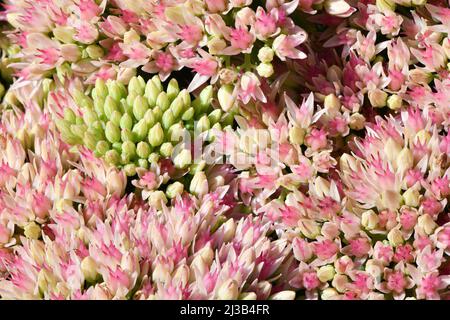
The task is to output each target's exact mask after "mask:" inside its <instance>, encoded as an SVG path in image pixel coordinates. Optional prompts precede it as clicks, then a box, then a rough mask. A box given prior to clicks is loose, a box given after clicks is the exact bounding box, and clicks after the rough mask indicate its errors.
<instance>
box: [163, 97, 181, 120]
mask: <svg viewBox="0 0 450 320" xmlns="http://www.w3.org/2000/svg"><path fill="white" fill-rule="evenodd" d="M183 108H184V105H183V99H182V98H181V97H176V98H175V99H174V100H173V101H172V103H171V104H170V110H172V113H173V116H174V117H175V118H178V116H180V115H181V113H182V112H183ZM166 112H167V111H166Z"/></svg>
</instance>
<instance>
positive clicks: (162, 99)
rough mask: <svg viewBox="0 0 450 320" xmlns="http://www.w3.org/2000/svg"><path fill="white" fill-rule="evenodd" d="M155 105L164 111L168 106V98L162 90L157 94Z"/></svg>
mask: <svg viewBox="0 0 450 320" xmlns="http://www.w3.org/2000/svg"><path fill="white" fill-rule="evenodd" d="M156 105H157V106H158V107H160V108H161V110H162V111H166V110H167V109H168V108H169V106H170V101H169V98H168V97H167V93H165V92H164V91H163V92H161V93H160V94H159V95H158V98H157V99H156Z"/></svg>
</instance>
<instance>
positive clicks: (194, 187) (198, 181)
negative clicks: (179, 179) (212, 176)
mask: <svg viewBox="0 0 450 320" xmlns="http://www.w3.org/2000/svg"><path fill="white" fill-rule="evenodd" d="M208 189H209V188H208V180H207V179H206V174H205V172H203V171H198V172H196V173H195V175H194V177H193V178H192V181H191V184H190V186H189V191H190V192H191V193H192V194H194V195H196V196H198V197H202V196H204V195H205V194H206V193H208Z"/></svg>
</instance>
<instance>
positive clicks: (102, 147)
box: [95, 140, 110, 156]
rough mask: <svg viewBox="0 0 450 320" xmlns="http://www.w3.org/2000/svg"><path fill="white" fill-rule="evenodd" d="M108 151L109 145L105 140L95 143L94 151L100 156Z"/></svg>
mask: <svg viewBox="0 0 450 320" xmlns="http://www.w3.org/2000/svg"><path fill="white" fill-rule="evenodd" d="M109 149H110V145H109V143H108V142H107V141H105V140H101V141H99V142H97V145H96V146H95V151H97V152H98V153H99V154H100V155H102V156H103V155H105V154H106V152H107V151H108V150H109Z"/></svg>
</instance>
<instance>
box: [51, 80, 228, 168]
mask: <svg viewBox="0 0 450 320" xmlns="http://www.w3.org/2000/svg"><path fill="white" fill-rule="evenodd" d="M212 95H213V90H212V87H211V86H208V87H206V88H205V89H203V91H202V92H201V93H200V94H199V96H198V97H197V98H195V99H192V97H191V95H190V94H189V93H188V92H187V90H180V88H179V87H178V83H177V81H176V80H175V79H172V80H170V81H169V83H168V85H167V88H166V89H165V90H164V88H163V84H162V83H161V81H160V79H159V77H158V76H154V77H153V78H152V79H150V80H148V81H147V82H145V80H144V79H143V78H142V77H140V76H139V77H136V76H135V77H133V78H131V80H130V81H129V84H128V85H127V86H125V85H123V84H122V83H120V82H117V81H112V80H108V81H107V82H106V83H105V82H104V81H103V80H101V79H97V81H96V83H95V86H94V88H92V90H91V91H90V92H89V91H88V92H87V93H84V92H80V91H76V92H73V93H72V97H73V99H74V101H75V103H76V104H77V106H78V107H79V108H80V112H79V114H81V115H77V114H76V113H75V112H74V111H73V110H72V109H70V108H67V109H65V111H64V117H63V118H59V119H57V120H56V125H57V127H58V129H59V131H60V132H61V137H62V139H63V140H64V141H65V142H67V143H69V144H72V145H85V146H86V147H87V148H89V149H90V150H92V151H94V154H95V155H96V156H97V157H103V158H104V159H105V160H106V161H107V162H108V163H110V164H113V165H115V166H118V167H123V168H124V169H125V171H126V172H127V173H128V174H129V175H133V174H134V173H135V172H136V168H138V167H141V168H148V167H149V165H150V164H151V163H153V162H157V161H158V160H159V159H160V158H161V157H163V158H166V157H171V156H172V153H173V151H174V147H175V146H176V145H177V144H178V143H179V142H180V139H181V138H182V137H184V136H185V132H186V130H188V131H189V132H190V134H191V137H193V136H194V133H195V132H196V133H200V132H204V131H207V130H209V129H211V128H215V129H219V130H220V129H221V128H222V127H221V126H222V125H224V124H225V125H227V124H231V121H232V118H231V119H229V118H230V117H228V116H227V115H226V114H224V113H223V112H222V110H220V109H214V108H213V107H212V105H211V100H212ZM191 99H192V100H191Z"/></svg>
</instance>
